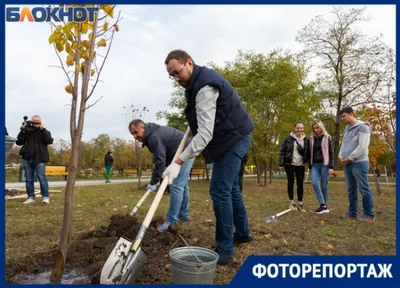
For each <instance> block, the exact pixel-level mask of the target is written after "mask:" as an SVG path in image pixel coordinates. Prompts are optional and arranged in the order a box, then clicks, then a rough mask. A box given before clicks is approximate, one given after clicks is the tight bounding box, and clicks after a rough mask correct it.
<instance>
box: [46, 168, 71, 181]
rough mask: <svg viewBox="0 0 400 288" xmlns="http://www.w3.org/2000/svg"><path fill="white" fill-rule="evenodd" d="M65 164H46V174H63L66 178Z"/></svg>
mask: <svg viewBox="0 0 400 288" xmlns="http://www.w3.org/2000/svg"><path fill="white" fill-rule="evenodd" d="M67 175H68V171H67V166H46V176H64V179H65V180H67Z"/></svg>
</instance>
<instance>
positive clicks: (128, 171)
mask: <svg viewBox="0 0 400 288" xmlns="http://www.w3.org/2000/svg"><path fill="white" fill-rule="evenodd" d="M122 173H123V174H124V177H125V175H126V174H128V175H130V174H134V175H137V173H138V170H137V168H124V169H122Z"/></svg>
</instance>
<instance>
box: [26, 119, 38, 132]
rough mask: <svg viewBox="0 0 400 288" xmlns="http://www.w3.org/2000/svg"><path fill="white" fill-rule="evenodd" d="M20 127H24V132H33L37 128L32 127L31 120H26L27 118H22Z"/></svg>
mask: <svg viewBox="0 0 400 288" xmlns="http://www.w3.org/2000/svg"><path fill="white" fill-rule="evenodd" d="M22 125H23V126H24V125H25V129H23V130H25V131H26V132H33V131H35V130H36V129H37V128H36V127H35V126H33V122H32V121H31V120H28V116H24V122H22Z"/></svg>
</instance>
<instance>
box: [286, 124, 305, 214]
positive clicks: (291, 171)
mask: <svg viewBox="0 0 400 288" xmlns="http://www.w3.org/2000/svg"><path fill="white" fill-rule="evenodd" d="M308 155H309V139H308V138H307V136H306V135H305V134H304V125H303V124H302V123H301V122H296V124H295V125H294V131H293V132H292V133H290V135H289V136H288V137H286V139H285V140H284V141H283V143H282V147H281V150H280V152H279V164H278V165H279V169H280V170H283V167H284V168H285V171H286V177H287V180H288V185H287V191H288V196H289V200H290V204H289V208H290V209H296V204H294V199H293V198H294V192H293V186H294V178H295V176H296V184H297V201H298V203H297V204H298V205H297V209H298V210H300V211H302V212H305V210H304V207H303V194H304V188H303V181H304V174H305V168H304V163H306V162H307V161H308Z"/></svg>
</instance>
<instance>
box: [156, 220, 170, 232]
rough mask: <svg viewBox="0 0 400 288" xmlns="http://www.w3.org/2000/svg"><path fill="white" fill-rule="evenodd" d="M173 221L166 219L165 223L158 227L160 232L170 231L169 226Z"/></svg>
mask: <svg viewBox="0 0 400 288" xmlns="http://www.w3.org/2000/svg"><path fill="white" fill-rule="evenodd" d="M171 224H172V223H170V222H168V221H165V222H164V224H162V225H161V226H160V227H158V229H157V230H158V232H161V233H164V232H167V231H168V227H169V225H171Z"/></svg>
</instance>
